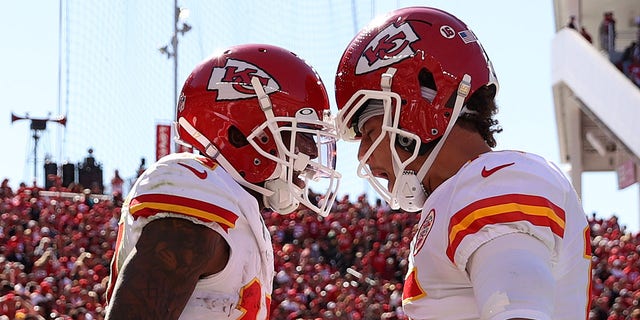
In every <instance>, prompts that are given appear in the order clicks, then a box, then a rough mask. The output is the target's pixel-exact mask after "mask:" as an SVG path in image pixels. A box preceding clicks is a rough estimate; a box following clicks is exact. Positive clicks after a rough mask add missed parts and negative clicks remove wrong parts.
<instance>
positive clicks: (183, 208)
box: [125, 157, 239, 231]
mask: <svg viewBox="0 0 640 320" xmlns="http://www.w3.org/2000/svg"><path fill="white" fill-rule="evenodd" d="M214 170H215V168H210V167H207V166H205V165H204V164H203V163H201V162H200V161H198V160H197V159H195V158H191V157H189V158H186V157H185V158H177V159H173V158H171V157H169V158H168V159H165V158H163V159H161V161H160V162H158V163H156V164H154V166H153V167H151V168H149V170H147V171H146V172H145V173H144V174H143V175H142V176H141V177H140V178H139V181H138V182H137V183H136V185H135V187H134V190H132V193H131V194H130V197H128V199H127V201H126V203H125V205H126V206H127V208H128V211H129V213H130V214H131V216H132V217H133V218H134V219H139V218H146V219H156V218H160V217H165V216H173V217H176V216H177V217H183V218H187V219H189V220H192V221H194V222H196V223H201V224H205V225H208V224H211V223H216V224H218V225H219V226H220V227H222V228H223V229H224V230H225V231H226V230H228V229H229V228H234V227H235V223H236V220H237V219H238V215H237V214H236V213H235V212H239V208H238V206H237V202H236V200H235V199H234V197H233V196H232V195H231V193H230V192H229V189H230V187H229V186H227V185H224V184H223V183H222V182H221V181H220V180H219V179H218V178H217V175H216V172H214Z"/></svg>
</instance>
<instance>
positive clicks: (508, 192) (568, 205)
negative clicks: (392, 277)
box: [403, 151, 591, 320]
mask: <svg viewBox="0 0 640 320" xmlns="http://www.w3.org/2000/svg"><path fill="white" fill-rule="evenodd" d="M515 233H519V234H526V235H530V236H532V237H534V238H535V239H537V240H539V241H541V242H542V243H543V244H544V246H545V247H546V249H547V250H549V253H550V256H551V260H552V261H551V272H552V276H553V279H552V280H553V282H554V284H555V285H554V287H555V292H545V293H544V294H548V295H552V296H553V300H552V301H553V302H552V303H554V305H553V306H549V310H553V314H551V315H549V316H545V317H546V318H549V319H567V320H576V319H587V315H588V308H589V292H590V281H591V274H590V270H591V269H590V258H591V257H590V256H591V249H590V238H589V227H588V223H587V219H586V216H585V213H584V211H583V209H582V206H581V204H580V201H579V198H578V196H577V194H576V193H575V191H574V189H573V187H572V186H571V184H570V183H569V181H568V180H567V179H566V178H565V176H564V175H563V174H562V172H561V171H560V170H559V169H558V168H557V167H556V166H555V165H553V164H552V163H550V162H547V161H546V160H544V159H543V158H541V157H539V156H536V155H532V154H527V153H523V152H516V151H498V152H489V153H486V154H482V155H481V156H479V157H478V158H476V159H474V160H473V161H470V162H468V163H467V164H465V165H464V166H463V167H462V168H461V169H460V170H459V171H458V172H457V173H456V174H455V175H454V176H452V177H451V178H450V179H448V180H447V181H445V182H444V183H443V184H441V185H440V186H439V187H437V188H436V190H435V191H434V192H433V193H432V194H431V195H430V196H429V197H428V199H427V201H426V203H425V205H424V208H423V211H422V213H421V217H420V222H419V228H418V231H417V232H416V234H415V236H414V238H413V240H412V242H411V252H410V253H409V267H408V272H407V275H406V278H405V286H404V289H403V290H404V292H403V307H404V310H405V312H406V314H407V315H408V316H409V317H411V319H439V320H446V319H486V318H490V319H504V318H508V317H506V316H505V314H503V315H502V316H501V315H500V314H498V315H493V316H491V317H486V316H485V317H482V316H481V312H479V310H478V309H479V307H478V298H477V297H478V296H479V295H481V294H484V295H485V296H486V295H491V294H492V293H487V292H476V291H475V290H478V288H473V287H472V283H471V280H470V277H469V275H468V272H467V268H468V267H469V264H468V263H469V260H470V258H472V255H473V254H474V252H476V250H477V249H478V248H479V247H480V246H481V245H483V244H485V243H487V242H489V241H491V240H494V239H496V238H498V237H501V236H504V235H509V234H515ZM507 246H508V245H507ZM496 263H499V261H498V262H496ZM480 274H482V271H480ZM531 289H532V288H522V290H531ZM518 290H519V288H518ZM507 304H508V302H507ZM505 309H508V305H507V306H505ZM518 312H519V313H518V315H519V316H520V317H525V318H531V319H541V318H542V317H540V314H539V313H537V314H536V313H529V314H527V313H526V312H527V311H524V312H523V311H522V310H519V311H518ZM494 317H495V318H494Z"/></svg>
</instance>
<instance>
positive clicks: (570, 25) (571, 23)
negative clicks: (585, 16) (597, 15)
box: [567, 15, 578, 30]
mask: <svg viewBox="0 0 640 320" xmlns="http://www.w3.org/2000/svg"><path fill="white" fill-rule="evenodd" d="M567 28H571V29H574V30H577V29H578V28H576V16H574V15H572V16H570V17H569V22H568V23H567Z"/></svg>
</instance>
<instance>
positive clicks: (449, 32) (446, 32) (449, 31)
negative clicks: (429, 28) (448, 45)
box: [440, 25, 456, 39]
mask: <svg viewBox="0 0 640 320" xmlns="http://www.w3.org/2000/svg"><path fill="white" fill-rule="evenodd" d="M440 34H441V35H442V36H443V37H445V38H447V39H453V37H455V36H456V32H455V31H454V30H453V28H451V27H450V26H447V25H444V26H442V27H440Z"/></svg>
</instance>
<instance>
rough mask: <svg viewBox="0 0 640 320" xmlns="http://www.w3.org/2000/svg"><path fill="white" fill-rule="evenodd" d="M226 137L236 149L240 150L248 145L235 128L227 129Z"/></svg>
mask: <svg viewBox="0 0 640 320" xmlns="http://www.w3.org/2000/svg"><path fill="white" fill-rule="evenodd" d="M228 135H229V143H231V145H232V146H234V147H236V148H241V147H244V146H246V145H248V144H249V141H247V137H245V136H244V134H242V132H240V129H238V128H237V127H236V126H230V127H229V131H228Z"/></svg>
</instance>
